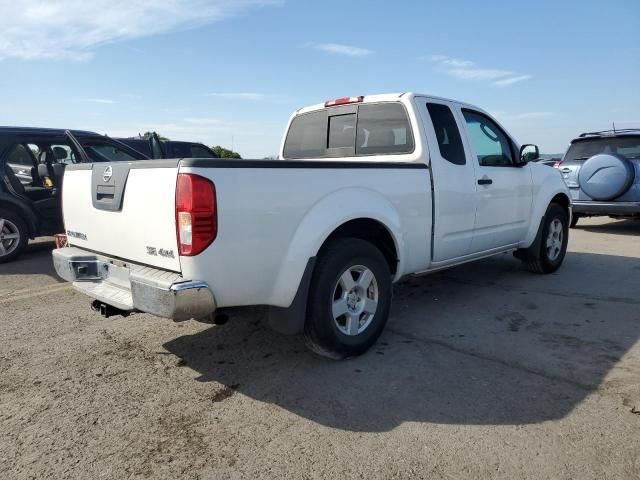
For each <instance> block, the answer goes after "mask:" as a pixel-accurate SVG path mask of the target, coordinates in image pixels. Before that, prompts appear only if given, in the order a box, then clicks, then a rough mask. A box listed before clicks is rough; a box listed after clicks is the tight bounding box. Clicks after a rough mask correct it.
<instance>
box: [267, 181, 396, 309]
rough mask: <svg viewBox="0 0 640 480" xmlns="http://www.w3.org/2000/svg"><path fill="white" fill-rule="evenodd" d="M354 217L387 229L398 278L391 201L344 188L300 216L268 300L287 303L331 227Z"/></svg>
mask: <svg viewBox="0 0 640 480" xmlns="http://www.w3.org/2000/svg"><path fill="white" fill-rule="evenodd" d="M358 218H368V219H372V220H376V221H378V222H380V223H381V224H382V225H384V226H385V227H386V228H387V230H388V231H389V233H390V234H391V237H392V238H393V241H394V243H395V246H396V251H397V253H398V269H397V274H396V278H399V277H400V276H401V274H402V272H403V266H404V259H405V255H404V251H405V245H404V241H403V237H402V226H401V222H400V215H399V214H398V212H397V211H396V209H395V208H394V206H393V205H392V204H391V202H389V201H388V200H387V199H386V198H385V197H384V196H383V195H382V194H380V193H378V192H376V191H374V190H369V189H366V188H345V189H341V190H337V191H335V192H332V193H330V194H329V195H327V196H325V197H324V198H322V199H321V200H320V201H318V202H317V203H316V204H315V205H314V206H313V207H312V208H311V209H310V210H309V211H308V212H307V214H306V215H305V216H304V218H303V219H302V221H301V222H300V224H299V225H298V228H297V229H296V232H295V233H294V235H293V237H292V240H291V242H290V244H289V248H288V249H287V253H286V255H285V258H284V259H283V261H282V264H281V265H282V266H281V268H280V271H279V273H278V275H277V277H276V281H275V282H274V287H273V290H272V292H271V296H270V298H269V302H268V303H269V304H270V305H279V306H288V305H290V304H291V302H292V301H293V298H294V296H295V295H296V292H297V291H298V286H299V285H300V281H301V279H302V276H303V273H304V270H305V267H306V266H307V263H308V261H309V259H310V258H311V257H315V256H316V255H317V253H318V251H319V250H320V248H321V247H322V245H323V244H324V242H325V240H326V239H327V238H328V237H329V235H331V233H333V231H334V230H336V229H337V228H338V227H340V226H341V225H343V224H344V223H346V222H348V221H350V220H355V219H358Z"/></svg>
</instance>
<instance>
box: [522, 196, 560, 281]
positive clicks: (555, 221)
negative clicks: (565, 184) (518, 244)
mask: <svg viewBox="0 0 640 480" xmlns="http://www.w3.org/2000/svg"><path fill="white" fill-rule="evenodd" d="M568 227H569V218H568V216H567V212H566V210H565V209H564V208H563V207H562V206H560V205H558V204H557V203H552V204H551V205H549V207H548V208H547V212H546V213H545V216H544V220H543V222H542V225H541V229H542V230H541V232H540V238H539V239H537V240H536V242H534V244H533V245H532V246H531V247H529V248H527V249H525V250H524V251H521V252H519V255H518V256H519V257H520V258H521V259H522V261H523V262H524V264H525V266H526V267H527V269H529V270H530V271H532V272H535V273H553V272H555V271H556V270H557V269H558V268H559V267H560V265H562V261H563V260H564V257H565V255H566V253H567V244H568V243H569V228H568Z"/></svg>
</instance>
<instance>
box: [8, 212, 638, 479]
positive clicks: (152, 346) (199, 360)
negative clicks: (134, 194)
mask: <svg viewBox="0 0 640 480" xmlns="http://www.w3.org/2000/svg"><path fill="white" fill-rule="evenodd" d="M571 233H572V236H571V240H570V245H569V249H570V253H569V254H568V256H567V258H566V260H565V264H564V266H563V268H561V269H560V270H559V271H558V272H557V273H556V274H553V275H550V276H539V275H533V274H530V273H527V272H525V271H524V270H523V269H522V268H521V266H520V264H519V262H518V261H516V260H515V259H513V258H512V257H511V256H510V255H501V256H498V257H495V258H492V259H488V260H484V261H481V262H478V263H474V264H468V265H465V266H462V267H458V268H455V269H452V270H449V271H445V272H441V273H437V274H434V275H431V276H426V277H420V278H412V279H409V280H407V281H404V282H402V283H401V284H399V285H397V286H396V290H395V300H394V307H393V312H392V316H391V319H390V322H389V324H388V327H387V329H386V331H385V333H384V334H383V335H382V337H381V339H380V341H379V342H378V344H377V345H376V346H375V347H374V348H373V349H372V350H371V351H370V352H369V353H367V354H366V355H364V356H362V357H360V358H356V359H351V360H347V361H343V362H334V361H329V360H325V359H323V358H319V357H316V356H314V355H313V354H311V353H308V352H307V351H306V350H305V349H304V346H303V344H302V341H301V339H300V338H299V337H285V336H281V335H279V334H277V333H274V332H272V331H271V330H270V329H269V328H268V327H267V326H266V322H265V318H264V313H263V312H262V311H260V310H258V309H255V310H248V311H244V312H241V313H238V314H237V315H235V316H232V317H231V319H230V320H229V322H228V323H227V324H225V325H209V324H204V323H198V322H196V321H189V322H182V323H174V322H171V321H167V320H162V319H159V318H155V317H152V316H149V315H143V314H138V315H133V316H131V317H129V318H120V317H115V318H112V319H108V320H103V319H101V318H100V317H99V316H97V315H96V314H95V313H93V312H91V311H90V309H89V301H88V299H87V298H85V297H84V296H82V295H80V294H77V293H75V292H74V291H73V290H72V289H71V288H70V287H69V286H68V285H66V284H64V283H60V282H59V280H58V279H57V278H56V276H55V273H54V271H53V268H52V265H51V261H50V253H49V251H50V249H51V248H52V244H51V242H38V243H35V244H33V245H31V247H30V249H29V252H28V253H27V254H25V255H24V256H23V257H22V258H21V259H20V260H18V261H16V262H14V263H11V264H8V265H1V266H0V338H1V342H0V426H1V431H2V435H1V436H0V478H2V479H14V478H15V479H23V478H38V479H41V478H55V479H60V478H92V479H96V478H118V479H122V478H171V479H175V478H203V479H204V478H247V477H248V478H296V479H298V478H326V477H331V478H353V477H355V478H368V479H369V478H373V479H375V478H380V479H388V478H430V479H438V478H443V479H449V478H505V479H514V478H546V479H554V480H557V479H580V480H585V479H609V478H611V479H613V478H616V479H619V478H640V366H639V365H640V343H638V338H639V337H640V294H639V292H640V222H631V221H612V220H608V219H591V220H581V222H580V224H579V228H577V229H574V230H572V231H571Z"/></svg>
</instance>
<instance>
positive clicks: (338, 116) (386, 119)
mask: <svg viewBox="0 0 640 480" xmlns="http://www.w3.org/2000/svg"><path fill="white" fill-rule="evenodd" d="M340 112H341V110H340V109H339V108H337V109H332V108H329V109H325V110H319V111H317V112H311V113H306V114H302V115H298V116H297V117H295V118H294V119H293V121H292V122H291V127H290V128H289V132H288V133H287V138H286V140H285V145H284V152H283V154H284V157H285V158H311V157H314V158H323V157H331V158H336V157H340V156H342V157H346V156H353V155H356V156H364V155H391V154H403V153H411V152H412V151H413V150H414V139H413V133H412V132H411V126H410V124H409V119H408V117H407V112H406V110H405V109H404V107H403V106H402V105H401V104H400V103H379V104H363V105H359V106H358V107H357V109H356V110H355V112H354V113H347V114H345V113H344V112H343V113H340ZM336 149H338V150H336ZM336 152H337V153H336Z"/></svg>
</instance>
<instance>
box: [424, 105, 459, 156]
mask: <svg viewBox="0 0 640 480" xmlns="http://www.w3.org/2000/svg"><path fill="white" fill-rule="evenodd" d="M427 110H428V111H429V116H430V117H431V123H433V130H434V131H435V132H436V138H437V139H438V148H439V149H440V156H442V158H444V159H445V160H447V161H449V162H451V163H453V164H455V165H464V164H465V163H467V161H466V158H465V155H464V147H463V146H462V139H461V138H460V131H459V130H458V125H456V119H455V118H454V116H453V113H452V112H451V109H450V108H449V107H448V106H446V105H442V104H440V103H427Z"/></svg>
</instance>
